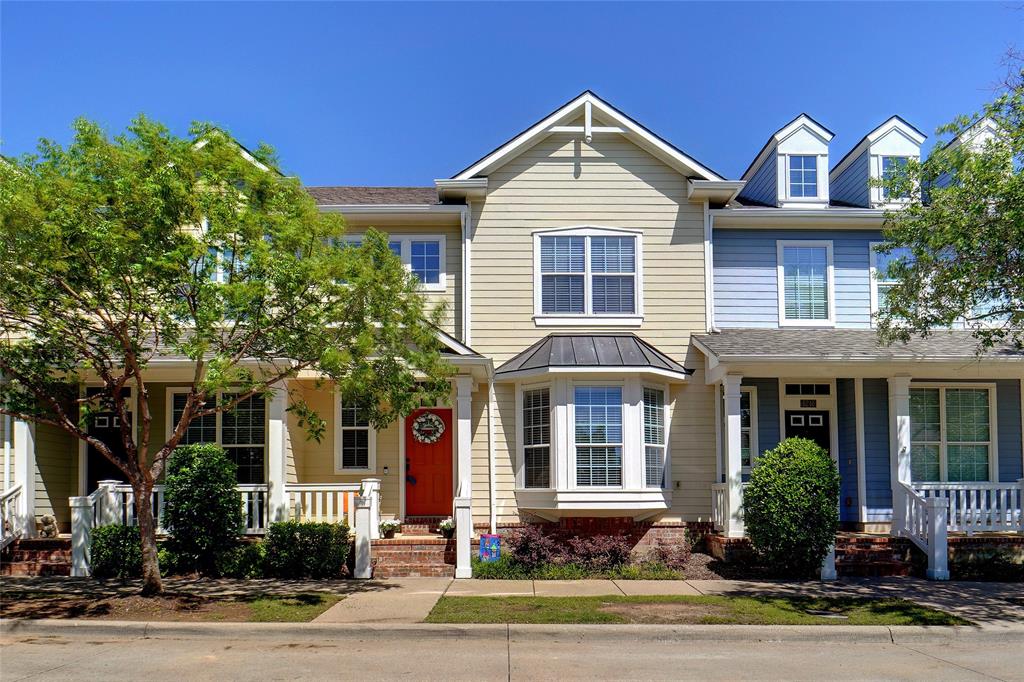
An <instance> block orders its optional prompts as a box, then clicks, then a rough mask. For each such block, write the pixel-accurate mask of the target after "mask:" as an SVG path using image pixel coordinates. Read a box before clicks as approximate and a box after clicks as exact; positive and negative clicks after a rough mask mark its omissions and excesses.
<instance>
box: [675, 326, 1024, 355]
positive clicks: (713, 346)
mask: <svg viewBox="0 0 1024 682" xmlns="http://www.w3.org/2000/svg"><path fill="white" fill-rule="evenodd" d="M693 340H694V341H695V342H697V343H698V344H699V345H700V346H701V347H703V348H706V349H707V350H708V351H710V352H711V353H712V354H713V355H714V356H715V357H716V358H718V359H719V360H723V361H728V360H730V359H733V358H743V359H749V360H755V361H756V360H764V361H769V360H774V361H785V360H790V359H791V360H804V359H814V360H842V361H851V360H890V361H891V360H911V361H915V360H945V359H954V360H956V359H964V360H970V359H976V358H977V359H982V360H1024V350H1020V349H1014V348H1012V347H1010V346H1001V347H995V348H990V349H988V350H986V351H983V352H982V353H981V354H980V355H979V354H978V352H977V340H976V339H975V338H974V337H973V336H972V335H971V333H970V332H969V331H965V330H951V331H936V332H935V333H933V334H932V335H931V336H929V337H927V338H915V339H911V340H910V342H909V343H893V344H892V345H889V346H886V345H883V344H882V343H880V342H879V340H878V332H877V331H876V330H874V329H722V330H721V331H718V332H715V333H713V334H702V335H699V336H694V337H693Z"/></svg>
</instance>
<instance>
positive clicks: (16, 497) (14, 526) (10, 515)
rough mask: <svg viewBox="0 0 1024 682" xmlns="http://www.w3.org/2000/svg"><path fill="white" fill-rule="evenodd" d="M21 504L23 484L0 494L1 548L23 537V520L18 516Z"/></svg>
mask: <svg viewBox="0 0 1024 682" xmlns="http://www.w3.org/2000/svg"><path fill="white" fill-rule="evenodd" d="M19 504H21V485H20V484H19V485H16V486H14V487H13V488H11V489H9V490H5V491H4V494H3V495H0V549H3V548H4V547H6V546H7V545H9V544H11V543H12V542H14V541H15V540H17V539H18V538H20V537H21V534H22V531H23V530H24V529H23V528H22V524H21V520H20V518H19V517H18V505H19Z"/></svg>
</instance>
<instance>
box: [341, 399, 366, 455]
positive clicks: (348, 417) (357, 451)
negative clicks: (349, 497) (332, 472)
mask: <svg viewBox="0 0 1024 682" xmlns="http://www.w3.org/2000/svg"><path fill="white" fill-rule="evenodd" d="M339 411H340V412H341V424H340V425H339V428H340V429H341V468H342V469H369V468H370V429H371V427H370V419H369V410H367V409H366V408H365V407H364V406H362V405H358V404H354V403H346V402H342V403H341V407H340V410H339Z"/></svg>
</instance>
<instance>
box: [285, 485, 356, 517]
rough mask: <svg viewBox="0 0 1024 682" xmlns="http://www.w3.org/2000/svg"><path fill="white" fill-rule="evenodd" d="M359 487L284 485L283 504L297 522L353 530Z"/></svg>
mask: <svg viewBox="0 0 1024 682" xmlns="http://www.w3.org/2000/svg"><path fill="white" fill-rule="evenodd" d="M361 489H362V486H361V484H359V483H286V484H285V486H284V490H285V500H286V504H287V505H288V511H289V513H290V514H291V518H292V519H294V520H298V521H326V522H328V523H339V522H344V523H346V524H348V526H349V527H350V528H355V522H356V495H358V494H360V490H361Z"/></svg>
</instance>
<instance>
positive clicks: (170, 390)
mask: <svg viewBox="0 0 1024 682" xmlns="http://www.w3.org/2000/svg"><path fill="white" fill-rule="evenodd" d="M190 390H192V389H190V388H189V387H187V386H168V387H167V392H166V403H167V407H166V419H167V421H166V423H165V428H166V430H165V431H164V433H165V434H167V435H170V433H171V431H173V430H174V425H175V424H174V396H175V395H177V394H180V393H184V394H187V393H188V392H189V391H190ZM225 393H233V391H231V390H226V391H217V396H216V400H218V401H219V400H220V399H221V396H223V395H224V394H225ZM269 405H270V401H269V400H268V401H265V402H264V409H266V408H267V407H269ZM264 416H265V420H264V424H263V440H264V443H263V476H264V478H265V479H266V478H269V471H268V470H267V468H268V466H269V463H270V462H269V458H270V433H269V431H268V430H267V429H268V428H269V425H270V416H269V415H264ZM223 417H224V412H223V411H220V410H218V411H217V412H216V413H214V420H215V424H216V426H215V427H214V434H215V436H216V441H215V443H214V444H215V445H218V446H220V447H222V448H223V447H224V443H223V434H222V432H221V427H222V423H223ZM256 445H257V444H256V443H250V444H249V445H244V444H241V443H238V444H235V445H234V446H229V447H256Z"/></svg>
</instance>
